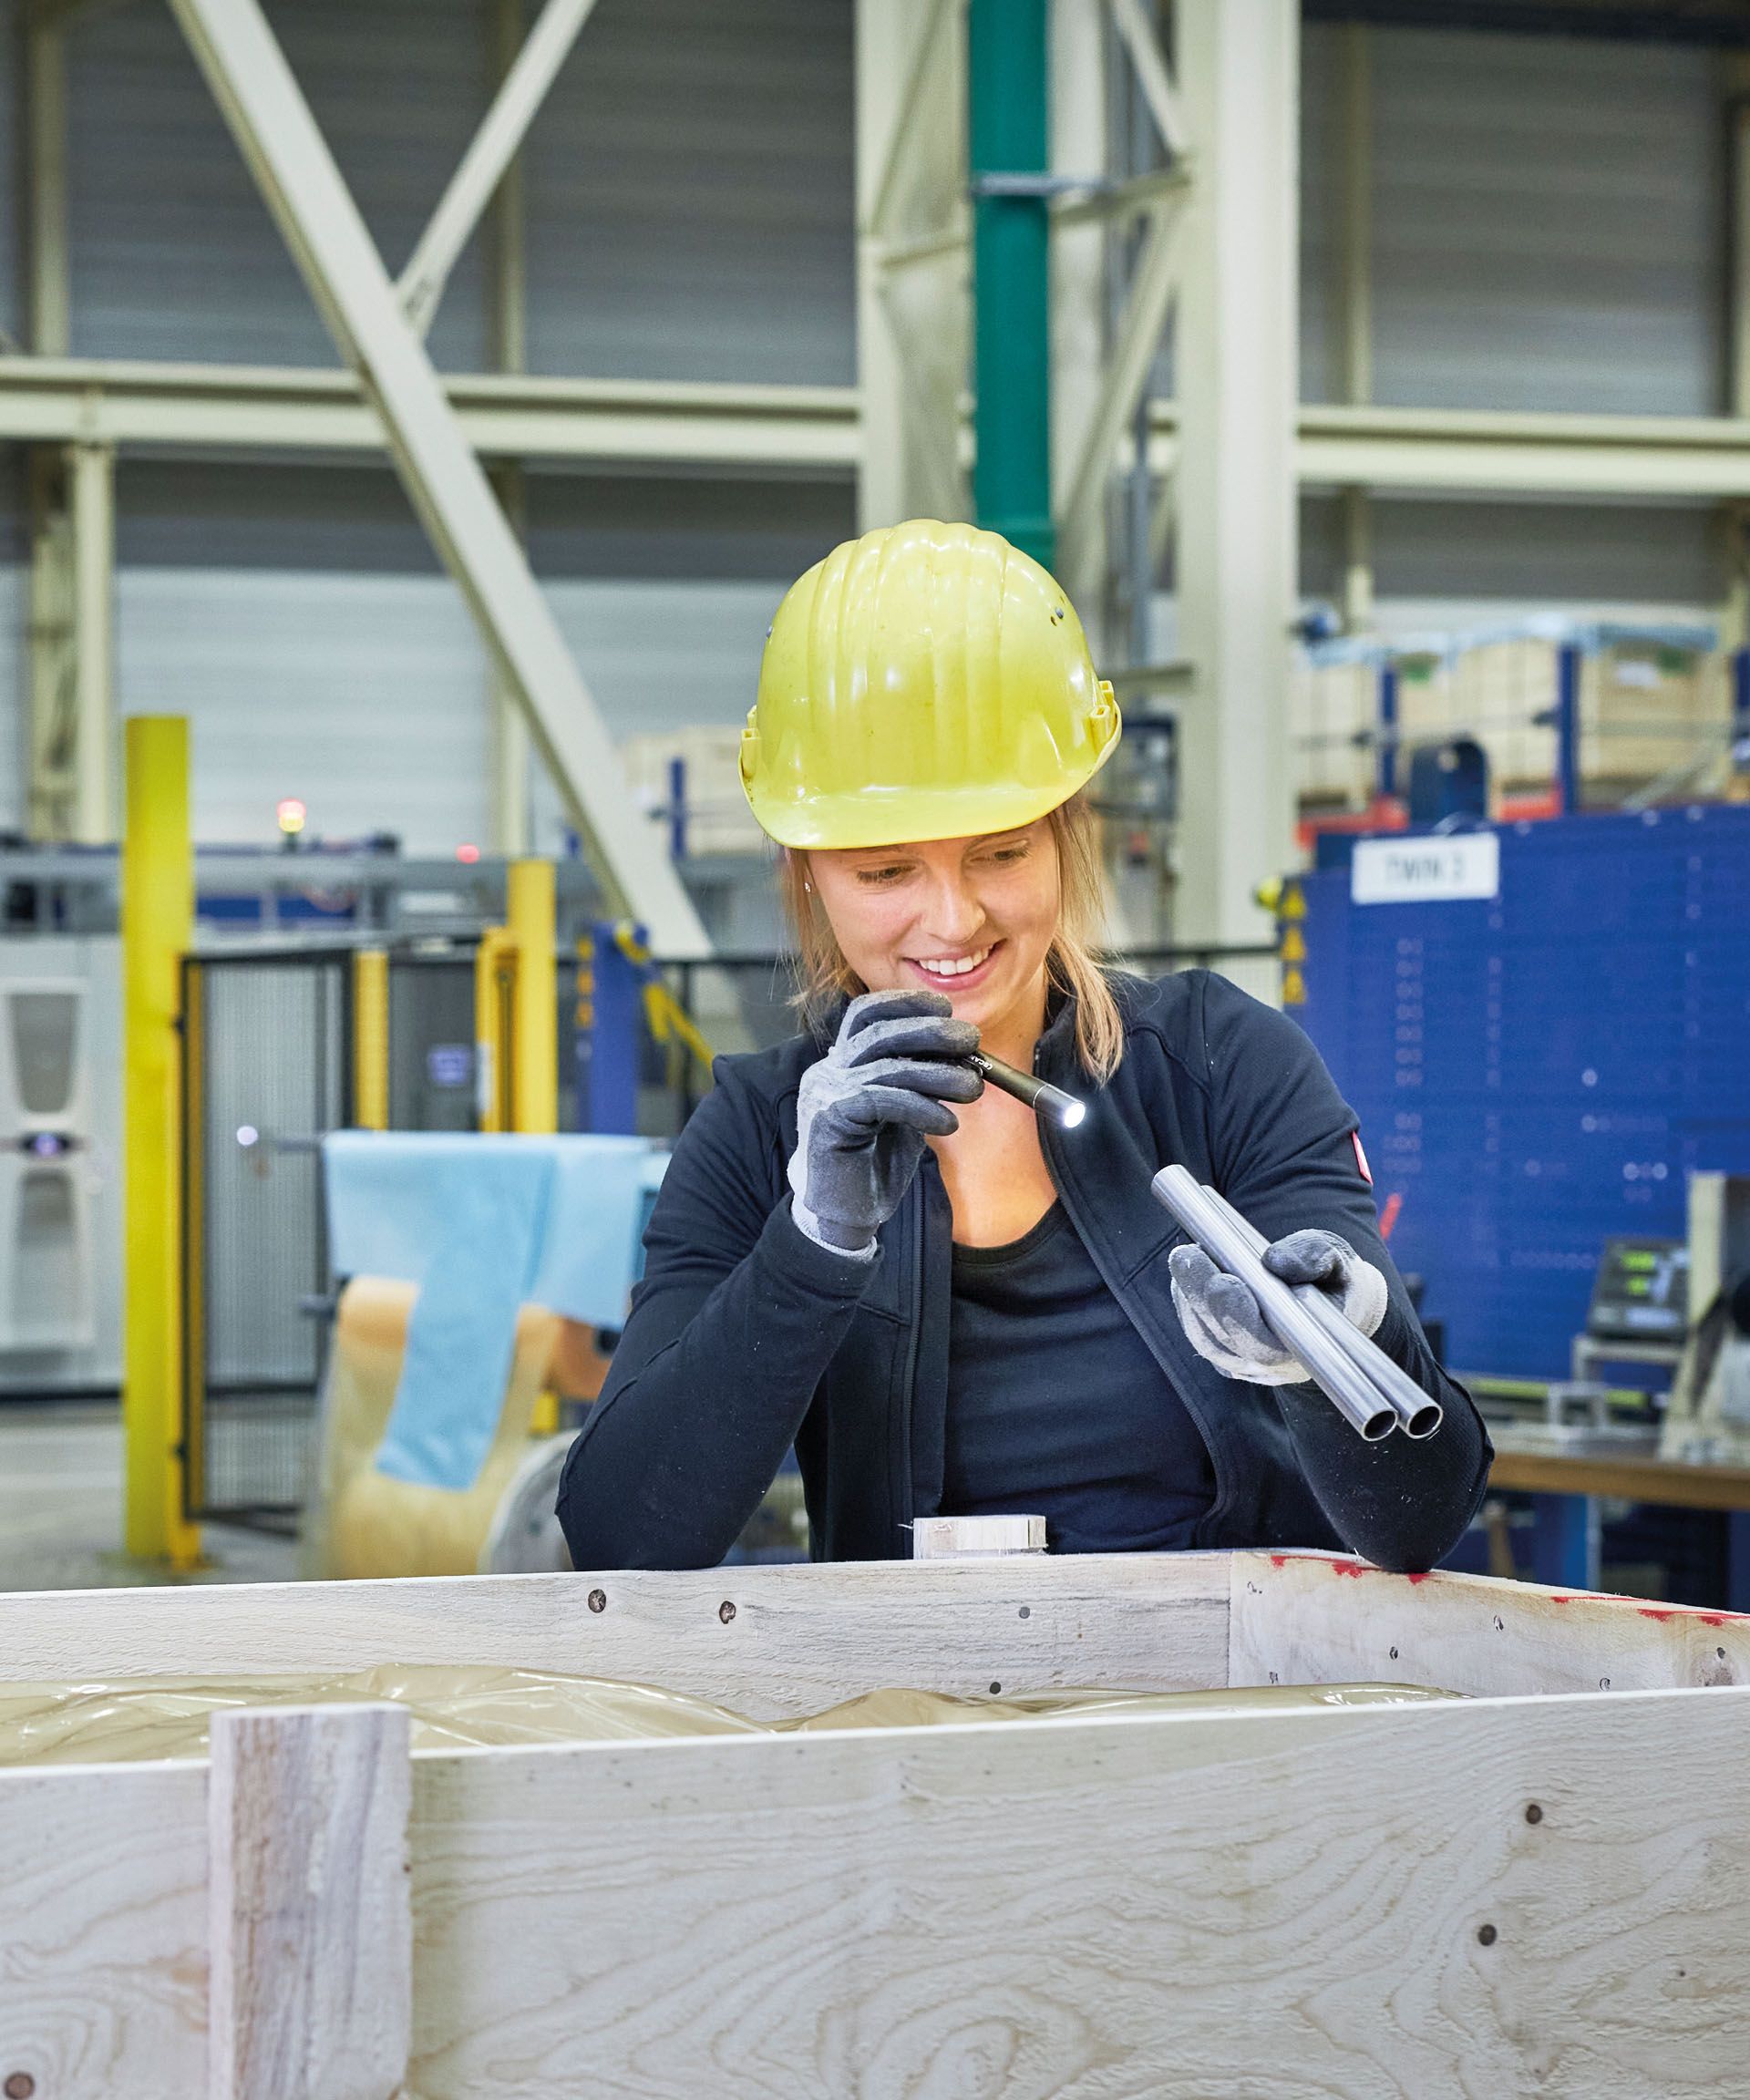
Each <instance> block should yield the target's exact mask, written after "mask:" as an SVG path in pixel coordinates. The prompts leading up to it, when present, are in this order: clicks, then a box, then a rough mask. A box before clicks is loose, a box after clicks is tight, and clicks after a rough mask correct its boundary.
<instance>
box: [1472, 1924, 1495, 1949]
mask: <svg viewBox="0 0 1750 2100" xmlns="http://www.w3.org/2000/svg"><path fill="white" fill-rule="evenodd" d="M1499 1937H1500V1935H1499V1933H1498V1932H1497V1931H1496V1930H1495V1928H1494V1927H1493V1926H1492V1925H1480V1926H1478V1927H1477V1944H1478V1945H1479V1946H1483V1947H1492V1946H1493V1945H1494V1944H1495V1942H1496V1940H1498V1939H1499Z"/></svg>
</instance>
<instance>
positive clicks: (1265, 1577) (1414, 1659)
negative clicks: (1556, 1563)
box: [1229, 1553, 1750, 2093]
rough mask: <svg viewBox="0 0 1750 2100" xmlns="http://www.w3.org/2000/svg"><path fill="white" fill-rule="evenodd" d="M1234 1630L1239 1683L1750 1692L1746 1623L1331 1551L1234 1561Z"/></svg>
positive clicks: (1749, 1625)
mask: <svg viewBox="0 0 1750 2100" xmlns="http://www.w3.org/2000/svg"><path fill="white" fill-rule="evenodd" d="M1229 1678H1230V1683H1234V1684H1308V1683H1317V1684H1340V1683H1345V1682H1349V1683H1359V1682H1361V1681H1364V1680H1365V1679H1367V1678H1382V1679H1385V1680H1386V1681H1387V1682H1395V1683H1407V1684H1426V1685H1433V1686H1436V1687H1438V1688H1439V1689H1441V1690H1444V1691H1447V1692H1464V1693H1472V1694H1487V1693H1527V1692H1600V1691H1604V1692H1609V1691H1615V1692H1631V1691H1659V1690H1663V1689H1667V1688H1670V1687H1673V1686H1683V1685H1690V1686H1716V1685H1727V1684H1750V1618H1745V1617H1744V1616H1742V1615H1740V1614H1736V1613H1733V1612H1729V1611H1698V1610H1695V1609H1693V1608H1692V1607H1690V1606H1687V1605H1674V1604H1649V1603H1647V1602H1646V1601H1644V1600H1643V1599H1641V1598H1635V1597H1606V1596H1600V1595H1597V1594H1595V1593H1594V1592H1592V1591H1590V1590H1579V1591H1575V1590H1546V1589H1539V1587H1537V1586H1536V1585H1535V1584H1532V1583H1529V1582H1504V1581H1498V1580H1494V1579H1493V1578H1491V1577H1489V1576H1486V1575H1429V1576H1412V1575H1387V1574H1384V1573H1382V1572H1381V1571H1380V1570H1378V1569H1377V1568H1371V1567H1369V1566H1368V1565H1367V1564H1366V1562H1364V1561H1361V1560H1345V1559H1343V1557H1342V1556H1340V1555H1334V1554H1324V1553H1316V1554H1315V1553H1236V1554H1235V1555H1234V1556H1233V1597H1232V1611H1231V1613H1230V1651H1229ZM1745 1752H1746V1755H1750V1741H1747V1742H1746V1744H1745ZM1745 2091H1746V2093H1750V2075H1747V2076H1746V2081H1745Z"/></svg>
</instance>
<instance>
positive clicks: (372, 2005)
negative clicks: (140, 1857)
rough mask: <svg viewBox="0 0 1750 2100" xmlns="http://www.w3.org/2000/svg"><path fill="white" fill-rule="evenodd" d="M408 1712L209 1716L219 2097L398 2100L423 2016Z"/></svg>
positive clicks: (213, 2080)
mask: <svg viewBox="0 0 1750 2100" xmlns="http://www.w3.org/2000/svg"><path fill="white" fill-rule="evenodd" d="M409 1781H410V1764H409V1754H408V1720H407V1712H406V1710H405V1709H404V1708H402V1707H398V1706H365V1705H359V1706H304V1707H297V1706H284V1707H278V1708H274V1709H272V1710H268V1709H263V1710H261V1711H258V1712H250V1711H248V1710H246V1709H245V1710H244V1711H242V1712H235V1713H221V1714H214V1715H213V1717H212V1759H211V1781H210V1785H209V1789H208V1844H209V1856H210V1861H211V1866H210V1904H209V1920H210V1922H209V1935H210V1938H209V1944H210V1947H211V1983H210V2021H211V2033H210V2050H209V2064H210V2067H211V2068H210V2084H209V2088H208V2090H209V2093H210V2095H211V2100H391V2096H392V2095H396V2094H398V2093H399V2092H400V2091H401V2089H402V2086H403V2084H404V2082H405V2080H406V2078H407V2051H408V2043H409V2037H410V2033H411V2023H412V1986H413V1920H412V1910H411V1904H410V1901H409V1894H408V1863H407V1812H408V1803H409V1797H410V1796H409Z"/></svg>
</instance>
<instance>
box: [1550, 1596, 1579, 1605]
mask: <svg viewBox="0 0 1750 2100" xmlns="http://www.w3.org/2000/svg"><path fill="white" fill-rule="evenodd" d="M1549 1601H1550V1602H1551V1603H1552V1604H1571V1603H1572V1602H1573V1599H1572V1598H1571V1597H1567V1596H1563V1597H1552V1598H1551V1599H1550V1600H1549Z"/></svg>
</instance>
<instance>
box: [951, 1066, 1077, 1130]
mask: <svg viewBox="0 0 1750 2100" xmlns="http://www.w3.org/2000/svg"><path fill="white" fill-rule="evenodd" d="M966 1062H967V1063H968V1064H969V1065H971V1066H972V1068H973V1071H974V1072H976V1073H977V1074H978V1075H979V1076H980V1077H981V1078H982V1079H983V1081H984V1083H985V1085H986V1086H995V1087H998V1088H1000V1089H1001V1090H1002V1092H1004V1094H1012V1095H1014V1098H1015V1099H1016V1100H1017V1101H1024V1102H1025V1104H1026V1106H1027V1107H1029V1108H1031V1109H1033V1110H1034V1111H1035V1113H1036V1114H1038V1115H1041V1116H1049V1117H1050V1118H1051V1120H1052V1121H1053V1122H1054V1123H1055V1124H1056V1126H1057V1127H1058V1128H1059V1129H1060V1130H1073V1129H1075V1127H1076V1125H1077V1124H1078V1123H1079V1122H1080V1121H1081V1120H1082V1118H1083V1117H1085V1116H1086V1114H1087V1104H1086V1102H1085V1101H1078V1100H1077V1099H1076V1096H1074V1095H1073V1094H1065V1092H1064V1090H1063V1088H1062V1087H1061V1086H1053V1085H1052V1084H1051V1082H1050V1081H1049V1080H1048V1079H1036V1078H1035V1077H1034V1076H1033V1074H1032V1073H1031V1072H1017V1071H1016V1070H1015V1068H1014V1065H1005V1064H1004V1062H1003V1060H1002V1059H1001V1058H1000V1057H993V1056H991V1055H989V1054H988V1053H987V1052H986V1051H983V1050H974V1051H973V1053H972V1055H970V1056H969V1057H968V1058H967V1060H966Z"/></svg>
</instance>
